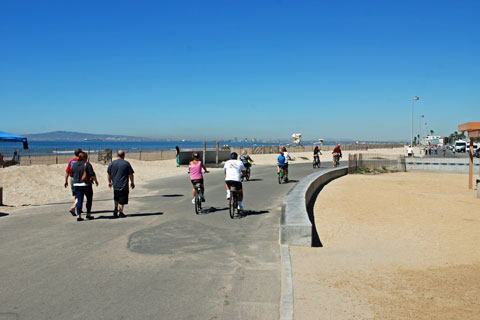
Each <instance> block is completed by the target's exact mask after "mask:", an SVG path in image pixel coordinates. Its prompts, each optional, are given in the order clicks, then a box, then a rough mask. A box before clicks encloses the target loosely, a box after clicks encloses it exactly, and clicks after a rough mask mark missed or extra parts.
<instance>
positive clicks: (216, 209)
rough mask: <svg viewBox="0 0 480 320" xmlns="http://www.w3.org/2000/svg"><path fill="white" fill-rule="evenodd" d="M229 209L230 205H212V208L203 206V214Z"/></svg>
mask: <svg viewBox="0 0 480 320" xmlns="http://www.w3.org/2000/svg"><path fill="white" fill-rule="evenodd" d="M225 210H228V207H225V208H215V207H210V208H208V209H207V208H203V209H202V214H210V213H215V212H218V211H225Z"/></svg>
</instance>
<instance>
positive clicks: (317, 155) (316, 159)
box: [313, 146, 322, 164]
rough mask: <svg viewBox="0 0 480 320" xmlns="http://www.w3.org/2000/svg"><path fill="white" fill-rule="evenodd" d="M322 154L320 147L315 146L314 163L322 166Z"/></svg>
mask: <svg viewBox="0 0 480 320" xmlns="http://www.w3.org/2000/svg"><path fill="white" fill-rule="evenodd" d="M321 154H322V152H321V151H320V149H319V148H318V146H315V148H314V149H313V162H315V163H318V164H320V155H321Z"/></svg>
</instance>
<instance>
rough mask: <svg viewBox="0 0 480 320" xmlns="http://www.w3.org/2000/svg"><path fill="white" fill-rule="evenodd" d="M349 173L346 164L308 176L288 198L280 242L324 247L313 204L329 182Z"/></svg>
mask: <svg viewBox="0 0 480 320" xmlns="http://www.w3.org/2000/svg"><path fill="white" fill-rule="evenodd" d="M346 174H348V168H347V167H340V168H332V169H328V170H325V171H319V172H315V173H312V174H310V175H308V176H307V177H306V178H304V179H302V180H301V181H300V182H299V183H298V184H297V185H296V186H295V187H294V188H293V189H292V190H290V192H289V193H288V194H287V196H286V197H285V200H284V203H283V210H282V217H281V221H280V243H281V244H293V245H298V246H321V243H320V239H319V238H318V235H317V232H316V229H315V219H314V217H313V204H314V202H315V199H316V198H317V195H318V193H319V192H320V190H321V189H322V188H323V186H324V185H326V184H327V183H329V182H330V181H332V180H334V179H336V178H339V177H341V176H344V175H346Z"/></svg>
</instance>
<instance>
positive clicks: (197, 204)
mask: <svg viewBox="0 0 480 320" xmlns="http://www.w3.org/2000/svg"><path fill="white" fill-rule="evenodd" d="M201 211H202V199H201V198H200V191H199V190H198V189H195V213H196V214H199V213H200V212H201Z"/></svg>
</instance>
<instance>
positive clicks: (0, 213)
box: [0, 212, 9, 217]
mask: <svg viewBox="0 0 480 320" xmlns="http://www.w3.org/2000/svg"><path fill="white" fill-rule="evenodd" d="M8 215H9V213H5V212H0V217H6V216H8Z"/></svg>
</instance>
